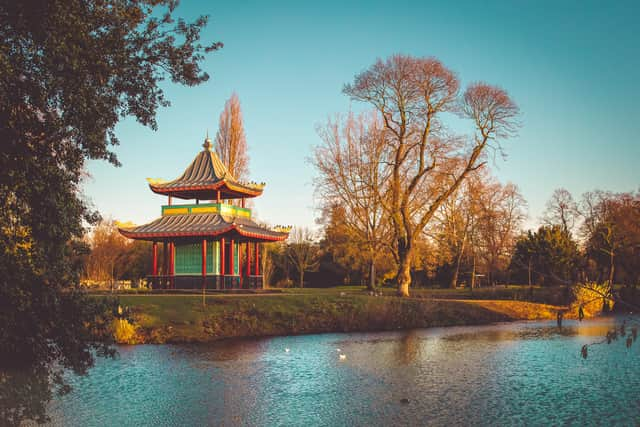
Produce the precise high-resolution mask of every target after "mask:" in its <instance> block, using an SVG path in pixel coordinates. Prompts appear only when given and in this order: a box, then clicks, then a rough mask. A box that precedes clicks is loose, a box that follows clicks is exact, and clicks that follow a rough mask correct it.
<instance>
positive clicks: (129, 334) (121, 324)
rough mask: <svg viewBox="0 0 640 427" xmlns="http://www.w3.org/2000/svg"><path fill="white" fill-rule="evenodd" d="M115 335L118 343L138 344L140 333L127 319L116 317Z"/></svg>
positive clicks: (114, 322)
mask: <svg viewBox="0 0 640 427" xmlns="http://www.w3.org/2000/svg"><path fill="white" fill-rule="evenodd" d="M113 337H114V339H115V341H116V342H117V343H118V344H137V343H138V342H139V341H140V340H139V339H138V333H137V332H136V328H135V326H133V325H132V324H131V323H129V321H128V320H127V319H115V320H114V321H113Z"/></svg>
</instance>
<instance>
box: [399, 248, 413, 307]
mask: <svg viewBox="0 0 640 427" xmlns="http://www.w3.org/2000/svg"><path fill="white" fill-rule="evenodd" d="M412 258H413V250H412V247H411V243H409V242H407V241H406V240H405V239H398V259H399V265H398V274H397V275H396V282H397V284H398V296H401V297H408V296H409V285H410V284H411V260H412Z"/></svg>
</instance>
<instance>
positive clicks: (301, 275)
mask: <svg viewBox="0 0 640 427" xmlns="http://www.w3.org/2000/svg"><path fill="white" fill-rule="evenodd" d="M300 287H301V288H304V268H301V269H300Z"/></svg>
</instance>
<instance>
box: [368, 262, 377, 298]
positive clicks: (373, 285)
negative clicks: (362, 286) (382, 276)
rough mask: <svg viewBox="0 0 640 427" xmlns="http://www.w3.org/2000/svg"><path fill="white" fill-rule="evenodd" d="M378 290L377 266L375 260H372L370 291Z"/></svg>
mask: <svg viewBox="0 0 640 427" xmlns="http://www.w3.org/2000/svg"><path fill="white" fill-rule="evenodd" d="M375 288H376V264H375V262H374V261H373V260H371V265H370V266H369V286H368V288H367V289H368V290H370V291H373V290H374V289H375Z"/></svg>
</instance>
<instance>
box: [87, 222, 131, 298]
mask: <svg viewBox="0 0 640 427" xmlns="http://www.w3.org/2000/svg"><path fill="white" fill-rule="evenodd" d="M90 245H91V253H90V254H89V256H88V257H87V262H86V267H85V276H86V277H87V278H88V279H91V280H95V281H99V282H107V283H109V286H110V288H111V290H113V288H114V282H115V280H117V279H118V276H119V266H120V265H121V264H122V261H123V258H124V257H125V254H126V253H127V251H128V246H129V242H128V241H127V239H126V238H125V237H124V236H122V234H120V233H119V232H118V227H117V224H116V222H115V221H113V220H103V221H100V222H99V223H98V224H97V225H96V226H95V227H94V228H93V231H92V233H91V238H90Z"/></svg>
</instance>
